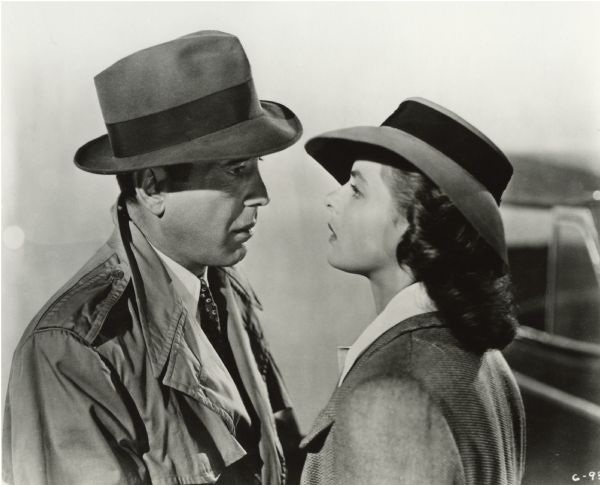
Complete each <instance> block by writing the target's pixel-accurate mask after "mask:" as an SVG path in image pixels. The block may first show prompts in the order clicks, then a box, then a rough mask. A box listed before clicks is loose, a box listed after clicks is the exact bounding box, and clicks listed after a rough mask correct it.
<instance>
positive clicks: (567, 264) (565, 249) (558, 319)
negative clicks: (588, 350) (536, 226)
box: [553, 222, 600, 344]
mask: <svg viewBox="0 0 600 485" xmlns="http://www.w3.org/2000/svg"><path fill="white" fill-rule="evenodd" d="M556 231H557V232H556V237H557V241H556V242H557V246H556V251H557V252H556V280H555V282H556V283H555V294H554V303H553V306H554V324H553V331H554V333H555V334H557V335H561V336H564V337H569V338H572V339H576V340H580V341H584V342H591V343H596V344H600V288H599V285H598V278H597V276H596V273H595V270H594V265H593V262H592V259H591V257H590V252H589V250H588V247H587V245H586V238H585V233H584V232H583V230H582V228H581V227H580V226H579V225H577V224H574V223H572V222H559V223H558V225H557V227H556Z"/></svg>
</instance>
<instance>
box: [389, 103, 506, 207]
mask: <svg viewBox="0 0 600 485" xmlns="http://www.w3.org/2000/svg"><path fill="white" fill-rule="evenodd" d="M448 120H450V121H452V119H451V118H450V117H449V116H448V115H446V114H444V113H441V112H440V111H438V110H436V109H433V108H431V107H429V106H426V105H424V104H422V103H419V102H416V101H410V100H409V101H405V102H404V103H402V104H401V105H400V106H399V108H398V109H397V110H396V111H395V112H394V113H392V115H390V117H389V118H388V119H386V120H385V121H384V122H383V124H382V126H389V127H391V128H396V129H398V130H402V131H404V132H406V133H409V134H411V135H413V136H415V137H417V138H419V139H421V140H423V141H424V142H425V143H428V144H429V145H431V146H432V147H434V148H436V149H437V150H439V151H440V152H442V153H443V154H444V155H446V156H447V157H449V158H451V159H452V160H454V161H455V162H456V163H457V164H458V165H460V166H461V167H462V168H464V169H465V170H466V171H467V172H469V173H470V174H472V175H473V176H474V177H475V178H476V179H477V180H478V181H479V182H481V183H482V184H483V185H484V186H485V187H486V188H487V189H488V190H489V191H490V192H491V193H492V195H493V196H494V199H495V200H496V202H497V203H500V197H501V194H502V191H503V190H504V187H505V186H506V182H507V180H508V179H509V178H510V175H511V170H510V169H506V171H505V172H506V173H500V174H499V173H498V172H499V171H500V167H498V169H497V170H496V171H494V172H491V171H489V170H488V167H489V163H490V161H492V160H495V159H497V158H498V157H500V156H501V154H498V153H497V152H496V151H495V150H494V148H493V147H492V146H490V145H489V144H488V143H487V142H486V141H485V140H482V139H481V138H480V137H479V136H477V135H476V134H475V133H473V132H472V131H470V130H469V129H468V128H466V127H464V126H462V125H461V124H460V123H456V122H449V121H448ZM502 156H503V155H502ZM507 163H508V161H507ZM509 166H510V165H509Z"/></svg>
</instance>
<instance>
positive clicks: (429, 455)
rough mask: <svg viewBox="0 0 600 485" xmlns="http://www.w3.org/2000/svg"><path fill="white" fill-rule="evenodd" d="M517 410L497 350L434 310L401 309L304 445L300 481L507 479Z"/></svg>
mask: <svg viewBox="0 0 600 485" xmlns="http://www.w3.org/2000/svg"><path fill="white" fill-rule="evenodd" d="M524 433H525V418H524V411H523V404H522V400H521V396H520V394H519V390H518V387H517V385H516V383H515V380H514V377H513V375H512V373H511V371H510V369H509V367H508V365H507V364H506V362H505V360H504V358H503V357H502V354H501V353H500V352H499V351H497V350H491V351H488V352H486V353H485V354H483V355H481V354H476V353H472V352H469V351H467V350H465V349H464V348H463V347H462V346H461V345H460V343H459V342H458V340H457V339H456V338H455V337H454V336H453V334H452V333H451V332H450V330H449V329H448V327H446V326H445V325H444V323H443V321H442V320H441V319H440V315H439V313H427V314H422V315H418V316H415V317H411V318H408V319H406V320H404V321H403V322H401V323H399V324H398V325H396V326H394V327H393V328H391V329H390V330H388V331H387V332H386V333H384V334H383V335H382V336H380V337H379V338H378V339H377V340H376V341H375V342H374V343H372V344H371V346H370V347H369V348H368V349H367V350H366V351H365V352H364V353H363V354H362V356H361V357H360V358H359V359H358V360H357V362H356V363H355V364H354V367H353V368H352V369H351V370H350V372H349V374H348V375H347V376H346V378H345V380H344V381H343V384H342V385H341V386H340V387H338V388H337V389H336V390H335V392H334V393H333V396H332V397H331V399H330V401H329V403H328V404H327V406H326V407H325V409H324V410H323V411H322V412H321V414H320V415H319V416H318V418H317V420H316V422H315V424H314V425H313V428H312V430H311V431H310V433H309V434H308V435H307V437H306V438H305V439H304V441H303V443H302V446H303V447H304V448H305V449H306V451H308V458H307V461H306V465H305V467H304V471H303V475H302V483H303V484H304V485H327V484H340V485H341V484H344V485H350V484H359V483H360V484H392V483H393V484H399V483H406V484H410V485H419V484H423V485H433V484H435V485H439V484H468V485H505V484H506V485H513V484H518V483H520V481H521V477H522V475H523V464H524V445H525V443H524V441H525V436H524Z"/></svg>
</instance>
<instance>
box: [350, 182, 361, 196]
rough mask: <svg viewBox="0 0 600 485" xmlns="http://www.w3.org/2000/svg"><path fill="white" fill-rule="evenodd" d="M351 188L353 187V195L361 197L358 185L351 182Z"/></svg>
mask: <svg viewBox="0 0 600 485" xmlns="http://www.w3.org/2000/svg"><path fill="white" fill-rule="evenodd" d="M350 188H351V189H352V197H360V195H361V194H360V190H358V189H357V188H356V185H354V184H350Z"/></svg>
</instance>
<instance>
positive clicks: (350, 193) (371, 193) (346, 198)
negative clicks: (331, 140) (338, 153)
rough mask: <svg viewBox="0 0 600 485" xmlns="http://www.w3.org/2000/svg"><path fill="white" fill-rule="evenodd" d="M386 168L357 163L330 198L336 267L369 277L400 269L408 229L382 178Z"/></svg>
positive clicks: (332, 252) (331, 241) (331, 249)
mask: <svg viewBox="0 0 600 485" xmlns="http://www.w3.org/2000/svg"><path fill="white" fill-rule="evenodd" d="M382 168H383V166H382V165H381V164H379V163H376V162H370V161H363V160H357V161H356V162H354V164H353V166H352V171H351V175H350V180H349V181H348V182H347V183H346V184H345V185H342V186H341V187H340V188H339V189H338V190H336V191H334V192H332V193H330V194H328V195H327V198H326V200H325V201H326V204H327V208H328V209H329V213H330V217H329V228H330V230H331V236H330V238H329V251H328V254H327V260H328V261H329V264H331V266H333V267H334V268H337V269H340V270H342V271H347V272H349V273H357V274H362V275H365V276H369V275H371V274H373V273H375V272H377V271H379V270H382V269H385V268H389V267H391V266H392V265H393V267H398V261H397V259H396V247H397V246H398V243H399V242H400V239H401V238H402V235H403V234H404V232H405V231H406V229H407V228H408V223H407V222H406V219H405V217H404V215H403V214H400V213H399V211H398V209H397V208H396V204H395V202H394V199H393V198H392V195H391V193H390V190H389V188H388V186H387V184H386V183H384V181H383V179H382Z"/></svg>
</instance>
